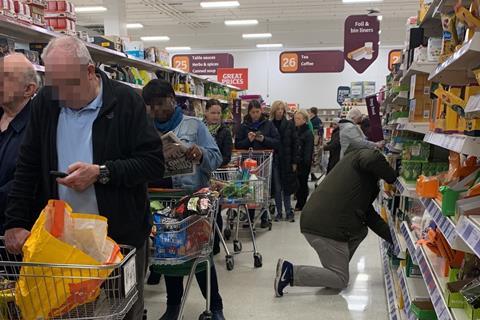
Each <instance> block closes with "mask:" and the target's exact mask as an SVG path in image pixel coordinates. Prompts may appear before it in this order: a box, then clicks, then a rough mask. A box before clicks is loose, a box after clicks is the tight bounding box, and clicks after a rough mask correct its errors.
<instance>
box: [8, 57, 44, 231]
mask: <svg viewBox="0 0 480 320" xmlns="http://www.w3.org/2000/svg"><path fill="white" fill-rule="evenodd" d="M37 88H38V81H37V73H36V71H35V69H34V67H33V65H32V64H31V63H30V61H28V60H27V58H25V56H24V55H22V54H19V53H17V54H11V55H9V56H6V57H3V58H0V164H1V166H0V235H3V222H4V218H5V216H4V212H5V209H6V206H7V195H8V193H9V192H10V188H11V186H12V182H13V176H14V173H15V167H16V165H17V157H18V152H19V149H20V144H21V143H22V140H23V136H24V133H25V128H26V127H27V123H28V120H29V118H30V109H31V103H30V100H31V98H32V96H33V95H34V94H35V92H36V91H37Z"/></svg>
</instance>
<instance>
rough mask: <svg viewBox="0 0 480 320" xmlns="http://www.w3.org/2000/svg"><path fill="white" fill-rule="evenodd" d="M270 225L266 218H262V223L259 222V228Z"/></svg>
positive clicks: (265, 227)
mask: <svg viewBox="0 0 480 320" xmlns="http://www.w3.org/2000/svg"><path fill="white" fill-rule="evenodd" d="M269 227H270V223H269V222H268V221H267V220H263V221H262V223H260V228H262V229H267V228H269Z"/></svg>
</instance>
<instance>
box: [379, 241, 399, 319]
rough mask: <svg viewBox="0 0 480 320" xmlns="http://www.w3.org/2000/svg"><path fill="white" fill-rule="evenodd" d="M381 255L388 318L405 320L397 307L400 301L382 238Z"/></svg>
mask: <svg viewBox="0 0 480 320" xmlns="http://www.w3.org/2000/svg"><path fill="white" fill-rule="evenodd" d="M380 256H381V259H382V269H383V279H384V282H385V290H386V292H387V308H388V319H390V320H403V318H402V317H401V314H400V311H399V310H398V308H397V306H398V303H397V297H396V295H395V287H394V282H393V275H392V270H391V268H390V263H389V262H388V256H387V252H386V250H385V247H384V245H383V242H382V240H380Z"/></svg>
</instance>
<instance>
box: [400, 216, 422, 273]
mask: <svg viewBox="0 0 480 320" xmlns="http://www.w3.org/2000/svg"><path fill="white" fill-rule="evenodd" d="M400 231H401V232H402V236H403V239H405V243H406V245H407V249H408V252H410V256H411V257H412V260H413V262H415V263H416V264H418V262H417V257H416V255H415V254H416V252H417V239H416V237H415V236H414V235H413V234H412V232H411V231H410V228H409V227H408V224H407V222H405V221H404V222H402V224H401V225H400Z"/></svg>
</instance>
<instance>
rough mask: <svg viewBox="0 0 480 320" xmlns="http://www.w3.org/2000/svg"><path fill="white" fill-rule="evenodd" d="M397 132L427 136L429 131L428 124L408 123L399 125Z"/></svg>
mask: <svg viewBox="0 0 480 320" xmlns="http://www.w3.org/2000/svg"><path fill="white" fill-rule="evenodd" d="M397 130H405V131H411V132H416V133H421V134H426V133H427V132H428V131H429V123H428V122H407V123H405V124H399V125H398V126H397Z"/></svg>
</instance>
